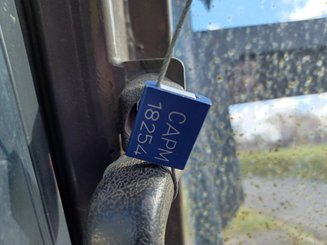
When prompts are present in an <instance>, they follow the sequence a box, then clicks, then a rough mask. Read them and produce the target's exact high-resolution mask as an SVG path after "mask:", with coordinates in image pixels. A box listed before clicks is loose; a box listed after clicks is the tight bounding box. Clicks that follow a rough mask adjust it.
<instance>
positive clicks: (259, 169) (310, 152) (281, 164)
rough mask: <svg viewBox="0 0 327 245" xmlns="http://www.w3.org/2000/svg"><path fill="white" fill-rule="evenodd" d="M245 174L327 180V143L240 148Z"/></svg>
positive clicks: (241, 162) (239, 155)
mask: <svg viewBox="0 0 327 245" xmlns="http://www.w3.org/2000/svg"><path fill="white" fill-rule="evenodd" d="M238 159H239V160H240V166H241V171H242V175H243V176H249V175H254V176H279V177H295V178H299V177H300V178H305V179H312V180H318V181H324V182H327V145H325V144H324V145H314V146H297V147H293V148H279V149H275V150H273V151H252V152H239V153H238Z"/></svg>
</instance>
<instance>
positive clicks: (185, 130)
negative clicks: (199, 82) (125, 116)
mask: <svg viewBox="0 0 327 245" xmlns="http://www.w3.org/2000/svg"><path fill="white" fill-rule="evenodd" d="M210 106H211V101H210V99H209V98H207V97H205V96H201V95H197V94H193V93H190V92H187V91H183V90H179V89H176V88H173V87H170V86H167V85H164V84H161V85H160V86H157V85H156V81H147V82H146V84H145V88H144V91H143V95H142V97H141V100H140V102H139V106H138V111H137V115H136V120H135V123H134V127H133V130H132V133H131V137H130V140H129V144H128V147H127V150H126V155H127V156H130V157H134V158H138V159H142V160H145V161H148V162H151V163H155V164H158V165H163V166H168V167H173V168H178V169H184V167H185V164H186V162H187V160H188V158H189V155H190V153H191V151H192V148H193V146H194V143H195V141H196V138H197V136H198V134H199V132H200V129H201V127H202V125H203V122H204V120H205V117H206V115H207V113H208V111H209V108H210Z"/></svg>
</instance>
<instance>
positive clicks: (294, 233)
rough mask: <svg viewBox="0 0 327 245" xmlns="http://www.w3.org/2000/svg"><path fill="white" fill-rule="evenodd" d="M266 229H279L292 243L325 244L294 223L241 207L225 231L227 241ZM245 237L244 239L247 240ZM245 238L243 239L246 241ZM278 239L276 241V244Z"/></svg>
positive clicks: (247, 237)
mask: <svg viewBox="0 0 327 245" xmlns="http://www.w3.org/2000/svg"><path fill="white" fill-rule="evenodd" d="M266 231H277V232H280V233H282V234H287V235H288V236H289V239H290V240H291V241H292V244H297V245H304V244H306V245H323V244H325V243H324V242H323V241H320V240H319V239H317V238H316V237H315V236H314V235H312V234H310V233H308V232H306V231H304V230H301V228H299V227H295V226H294V225H292V224H287V223H285V222H282V221H280V220H278V219H275V218H272V217H269V216H268V215H265V214H262V213H259V212H256V211H255V210H251V209H248V208H244V207H241V208H240V210H239V211H238V213H237V216H236V218H235V219H234V220H233V221H232V222H231V223H230V224H229V226H228V228H227V229H226V230H225V231H224V241H225V243H228V242H230V241H231V240H233V239H234V240H235V238H237V237H244V238H245V239H252V238H254V239H255V237H256V234H260V233H262V232H266ZM245 239H244V240H245ZM239 240H241V241H239V243H238V244H242V239H239ZM244 240H243V241H244ZM277 243H278V241H276V244H277Z"/></svg>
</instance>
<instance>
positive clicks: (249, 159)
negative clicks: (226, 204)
mask: <svg viewBox="0 0 327 245" xmlns="http://www.w3.org/2000/svg"><path fill="white" fill-rule="evenodd" d="M238 159H239V161H240V166H241V172H242V176H243V177H246V176H266V177H287V178H304V179H310V180H316V181H323V182H327V145H315V146H297V147H293V148H280V149H275V150H273V151H253V152H239V153H238ZM268 231H277V232H278V231H279V232H281V234H282V233H283V234H287V236H289V238H290V239H291V240H292V244H299V245H304V244H315V245H317V244H325V242H323V241H319V239H317V238H316V237H314V235H312V234H310V233H308V232H306V231H305V230H301V228H299V227H295V226H294V225H292V224H289V223H285V222H283V221H281V220H278V219H275V218H273V217H270V216H269V215H267V214H262V213H260V212H257V211H256V210H251V209H247V208H244V207H241V208H240V210H239V211H238V214H237V216H236V218H235V219H234V220H233V221H232V222H231V224H230V225H229V226H228V228H227V229H226V230H225V231H224V237H225V241H226V243H227V244H228V241H231V240H233V239H234V240H235V238H237V237H239V238H240V237H241V238H242V237H243V238H245V240H248V239H253V238H255V237H256V234H262V233H263V232H268ZM232 244H234V243H233V242H232ZM238 244H242V243H238Z"/></svg>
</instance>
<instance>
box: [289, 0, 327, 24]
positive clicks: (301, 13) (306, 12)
mask: <svg viewBox="0 0 327 245" xmlns="http://www.w3.org/2000/svg"><path fill="white" fill-rule="evenodd" d="M326 14H327V3H326V0H307V2H306V3H305V4H304V5H302V6H301V7H299V6H297V7H295V9H294V10H293V12H291V13H290V14H289V19H290V20H293V21H296V20H306V19H312V18H319V17H323V16H325V15H326Z"/></svg>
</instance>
